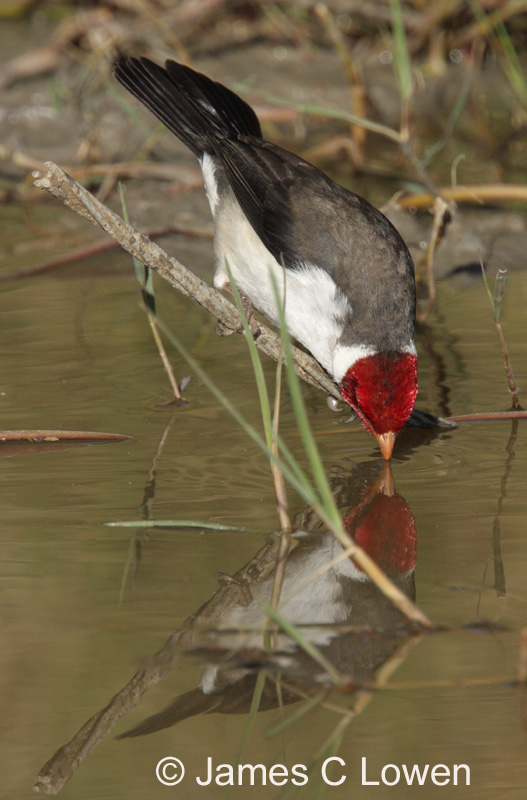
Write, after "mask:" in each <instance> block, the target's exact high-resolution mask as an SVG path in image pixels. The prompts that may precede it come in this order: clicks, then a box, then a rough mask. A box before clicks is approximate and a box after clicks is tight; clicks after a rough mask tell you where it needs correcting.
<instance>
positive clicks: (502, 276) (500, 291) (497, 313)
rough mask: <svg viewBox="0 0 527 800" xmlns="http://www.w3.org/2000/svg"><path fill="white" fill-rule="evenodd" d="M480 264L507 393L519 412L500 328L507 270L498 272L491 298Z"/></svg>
mask: <svg viewBox="0 0 527 800" xmlns="http://www.w3.org/2000/svg"><path fill="white" fill-rule="evenodd" d="M480 264H481V272H482V274H483V281H484V283H485V289H486V290H487V294H488V296H489V300H490V304H491V306H492V310H493V313H494V324H495V325H496V330H497V332H498V338H499V340H500V347H501V354H502V356H503V363H504V365H505V372H506V373H507V383H508V386H509V392H510V394H511V397H512V407H513V409H514V410H515V411H519V410H521V405H520V401H519V399H518V387H517V386H516V380H515V378H514V373H513V371H512V366H511V362H510V358H509V351H508V350H507V343H506V341H505V335H504V333H503V328H502V327H501V304H502V301H503V295H504V292H505V283H506V280H507V270H506V269H499V270H498V272H497V274H496V281H495V284H494V296H493V295H492V292H491V290H490V286H489V282H488V280H487V273H486V272H485V267H484V265H483V261H482V260H481V258H480Z"/></svg>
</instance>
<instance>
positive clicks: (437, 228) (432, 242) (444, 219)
mask: <svg viewBox="0 0 527 800" xmlns="http://www.w3.org/2000/svg"><path fill="white" fill-rule="evenodd" d="M450 219H451V217H450V211H449V209H448V203H446V202H445V201H444V200H443V198H442V197H436V200H435V204H434V224H433V226H432V233H431V234H430V239H429V241H428V245H427V248H426V251H425V253H424V256H423V259H422V261H421V264H420V271H419V272H420V275H419V276H418V282H419V283H421V282H424V280H425V278H426V285H427V288H428V301H427V303H426V306H425V308H424V309H423V311H422V312H421V314H420V315H419V321H420V322H421V323H422V322H426V320H427V319H428V316H429V314H430V312H431V310H432V308H433V307H434V303H435V299H436V285H435V280H434V255H435V252H436V250H437V248H438V246H439V244H440V242H441V240H442V238H443V236H444V235H445V230H446V227H447V225H448V223H449V222H450Z"/></svg>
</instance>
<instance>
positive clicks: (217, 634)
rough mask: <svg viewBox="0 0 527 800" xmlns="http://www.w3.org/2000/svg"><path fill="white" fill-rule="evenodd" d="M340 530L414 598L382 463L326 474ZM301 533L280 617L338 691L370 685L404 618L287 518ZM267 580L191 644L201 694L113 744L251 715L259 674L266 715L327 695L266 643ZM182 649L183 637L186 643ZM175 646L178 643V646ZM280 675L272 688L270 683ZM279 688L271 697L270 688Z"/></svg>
mask: <svg viewBox="0 0 527 800" xmlns="http://www.w3.org/2000/svg"><path fill="white" fill-rule="evenodd" d="M330 480H331V483H332V488H333V491H334V493H335V495H336V497H337V500H338V502H339V506H340V507H346V506H350V507H349V510H348V511H347V513H346V515H345V517H344V524H345V527H346V530H347V532H348V533H349V534H350V535H351V536H352V537H353V538H354V539H355V540H356V542H357V544H359V545H360V546H361V547H362V548H363V549H364V550H365V551H366V552H367V553H368V555H370V556H371V557H372V558H373V559H374V560H375V561H376V562H377V564H378V565H379V566H380V567H381V568H382V569H383V570H384V571H385V572H386V574H387V575H388V576H389V577H390V578H391V580H392V581H393V582H394V583H395V584H396V586H398V588H400V589H401V590H402V591H403V592H404V593H405V594H406V595H407V596H408V597H410V598H411V599H412V600H413V599H414V596H415V582H414V569H415V565H416V546H417V533H416V528H415V519H414V517H413V515H412V512H411V511H410V508H409V506H408V504H407V503H406V501H405V500H404V498H403V497H402V496H401V495H400V494H398V493H397V492H396V490H395V486H394V481H393V476H392V472H391V468H390V465H389V464H388V463H386V464H384V465H383V467H382V470H381V472H380V474H379V466H378V462H377V463H374V462H371V463H368V464H362V465H353V467H352V468H351V471H350V470H349V469H348V470H347V471H346V472H344V470H340V469H334V470H333V474H332V475H331V476H330ZM295 523H296V524H297V526H298V528H299V530H298V531H297V533H296V534H295V535H294V544H295V546H294V547H293V549H292V551H291V552H290V554H289V556H288V560H287V565H286V569H285V577H284V581H283V585H282V591H281V600H280V605H279V613H280V614H281V615H282V616H283V617H284V618H285V619H287V620H288V621H289V622H291V623H293V624H294V625H295V626H297V627H298V628H301V630H302V635H303V636H304V637H305V638H306V639H308V640H309V641H310V642H311V643H312V644H314V645H315V646H316V647H317V648H318V650H319V652H320V653H321V654H322V655H323V657H324V658H325V659H326V660H327V661H329V662H330V663H331V665H332V666H333V668H334V670H335V671H336V672H338V673H339V674H340V675H342V676H345V681H344V683H345V685H347V686H348V687H350V688H352V687H355V688H360V687H361V686H364V685H371V682H372V681H374V679H375V674H376V672H377V670H378V669H379V668H380V667H381V666H382V665H383V664H385V663H386V662H387V661H388V659H390V657H391V656H392V655H393V654H394V653H395V651H396V650H398V648H399V647H400V646H401V644H402V643H403V642H404V641H405V640H406V639H407V637H408V636H409V635H411V633H412V630H411V627H410V626H409V625H408V622H407V620H406V619H405V617H404V616H403V615H402V613H401V612H400V611H398V610H397V609H396V608H395V607H394V606H393V604H392V603H391V602H390V600H389V599H388V598H387V597H385V595H384V594H383V593H382V592H381V591H380V590H379V589H378V588H377V586H376V585H375V584H374V583H372V582H371V580H370V579H369V578H368V577H367V576H366V575H365V573H364V572H363V571H362V570H361V569H360V568H359V567H358V566H357V565H356V564H355V562H354V561H353V560H352V559H350V558H349V557H347V556H346V555H345V554H344V551H343V549H342V546H341V545H340V544H339V543H338V542H337V540H336V539H335V538H334V536H333V535H332V534H330V533H328V532H324V531H323V530H318V528H319V527H321V526H320V523H319V522H318V520H317V519H316V518H315V517H314V515H313V513H312V512H311V511H309V510H308V511H305V512H303V513H302V514H300V515H298V517H297V518H296V520H295ZM273 578H274V576H273V573H272V572H271V573H270V574H269V573H268V574H267V575H266V576H265V577H264V578H263V579H262V580H261V581H260V582H257V583H256V584H251V586H250V591H249V590H248V589H247V587H244V591H241V592H240V597H239V600H238V601H237V602H234V603H230V604H226V605H225V608H223V609H222V613H221V621H220V628H221V629H220V630H214V631H213V632H210V631H209V632H207V634H206V636H205V634H203V635H199V636H198V637H194V639H193V642H194V643H193V645H192V646H191V651H193V652H194V653H195V655H197V656H198V657H199V658H200V659H201V660H202V661H203V663H204V664H205V666H204V668H203V672H202V675H201V680H200V683H199V686H198V687H197V688H195V689H192V690H191V691H188V692H185V693H184V694H181V695H179V696H178V697H176V699H175V700H174V701H173V702H172V703H171V704H170V705H169V706H167V707H166V708H165V709H164V710H163V711H161V712H160V713H157V714H154V715H152V716H150V717H148V718H147V719H146V720H144V721H143V722H141V723H139V724H138V725H136V726H135V727H133V728H131V729H130V730H128V731H126V732H125V733H123V734H121V735H120V736H119V737H118V738H126V737H131V736H140V735H144V734H148V733H153V732H155V731H158V730H162V729H163V728H167V727H170V726H172V725H175V724H177V723H178V722H181V721H182V720H184V719H186V718H188V717H192V716H195V715H197V714H203V713H213V712H217V713H223V714H241V713H246V712H248V711H249V709H250V706H251V702H252V698H253V694H254V689H255V683H256V679H257V675H258V674H259V672H260V671H261V670H262V669H263V670H265V674H266V678H265V685H264V689H263V693H262V697H261V701H260V705H259V709H260V710H261V711H263V710H269V709H272V708H276V707H277V706H278V705H279V704H282V705H284V704H288V703H293V702H296V701H298V700H300V699H301V698H302V697H306V696H310V695H313V694H315V693H318V692H320V691H321V690H323V689H324V688H327V689H328V690H329V689H330V687H331V680H330V677H329V675H328V673H327V672H326V671H325V670H324V669H323V667H321V665H320V663H317V661H315V660H314V659H313V658H311V657H310V656H309V655H308V654H307V653H306V652H305V651H304V650H303V649H301V648H300V647H299V646H298V645H297V644H296V643H295V642H294V641H293V640H292V639H291V638H290V637H288V636H287V635H286V634H285V633H283V632H279V633H277V634H276V635H275V636H273V637H272V642H273V647H272V649H269V648H268V647H267V648H266V646H265V644H264V642H265V640H266V639H267V641H269V636H268V635H267V636H266V634H265V633H264V628H265V623H266V615H265V610H264V608H265V606H266V605H268V603H269V598H270V596H271V590H272V586H273ZM187 642H188V637H187ZM180 643H182V641H181V642H180ZM278 676H279V681H278ZM277 683H279V689H277Z"/></svg>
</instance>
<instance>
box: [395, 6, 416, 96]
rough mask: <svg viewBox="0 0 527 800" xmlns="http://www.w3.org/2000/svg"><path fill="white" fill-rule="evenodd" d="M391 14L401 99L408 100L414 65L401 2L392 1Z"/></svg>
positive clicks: (396, 71) (396, 75)
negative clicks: (411, 59) (409, 49)
mask: <svg viewBox="0 0 527 800" xmlns="http://www.w3.org/2000/svg"><path fill="white" fill-rule="evenodd" d="M390 12H391V17H392V31H393V51H394V52H393V66H394V72H395V77H396V79H397V86H398V88H399V95H400V97H401V99H402V100H408V99H409V98H410V95H411V93H412V65H411V61H410V54H409V52H408V41H407V39H406V31H405V28H404V20H403V15H402V10H401V3H400V0H390Z"/></svg>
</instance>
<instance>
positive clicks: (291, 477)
mask: <svg viewBox="0 0 527 800" xmlns="http://www.w3.org/2000/svg"><path fill="white" fill-rule="evenodd" d="M157 325H158V327H159V328H160V330H162V331H163V333H164V334H165V336H166V337H167V339H168V340H169V341H170V342H171V343H172V344H173V345H174V347H175V348H176V350H178V352H179V353H180V354H181V356H182V357H183V358H184V359H185V361H187V363H188V364H189V366H190V367H191V369H192V370H193V371H194V372H195V373H196V375H197V376H198V377H199V379H200V380H201V381H202V382H203V383H204V384H205V386H206V387H207V389H209V391H210V392H211V393H212V394H213V395H214V397H215V398H216V399H217V400H218V402H219V403H220V404H221V405H222V406H223V408H224V409H225V410H226V411H228V412H229V414H230V415H231V416H232V417H233V419H234V420H235V421H236V422H237V423H238V425H239V426H240V427H241V428H242V429H243V430H244V431H245V432H246V433H247V435H248V436H249V437H250V438H251V439H252V441H253V442H255V444H257V445H258V447H260V449H261V450H262V451H263V452H264V453H265V454H266V455H267V457H268V458H269V459H270V460H271V461H273V463H276V464H277V465H278V466H279V467H280V469H281V470H282V472H283V474H284V477H285V479H286V480H287V481H288V483H290V485H291V486H292V487H293V489H295V491H297V492H298V494H299V495H300V497H302V498H303V499H304V500H305V501H306V503H309V504H310V505H314V506H316V505H318V504H319V498H318V497H317V495H316V492H315V491H314V490H313V489H312V487H310V486H308V485H306V484H305V483H303V482H301V481H300V480H299V479H298V477H297V475H296V474H295V471H294V470H293V469H291V468H290V467H289V466H288V464H286V463H285V462H284V461H282V460H281V459H279V458H277V456H275V454H274V453H273V452H272V450H271V449H270V448H269V447H267V443H266V442H265V441H264V440H263V439H262V437H261V436H260V435H259V434H258V432H257V431H256V430H255V428H254V427H253V426H252V425H251V424H250V423H249V422H247V420H246V419H245V417H244V416H243V415H242V414H241V413H240V412H239V411H238V409H237V408H236V407H235V406H234V405H233V404H232V403H231V401H230V400H229V398H228V397H227V396H226V395H224V394H223V392H222V391H221V390H220V389H218V387H217V386H216V385H215V383H214V381H212V380H211V379H210V378H209V376H208V375H207V373H206V372H205V370H203V369H202V368H201V367H200V366H199V364H198V363H197V361H196V360H195V359H194V358H192V356H191V355H190V353H189V352H188V351H187V349H186V348H185V347H184V346H183V344H182V343H181V342H180V341H179V339H178V338H177V336H175V335H174V333H172V331H171V330H169V329H168V328H167V327H166V325H165V324H164V323H163V322H162V321H161V320H158V321H157Z"/></svg>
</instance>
